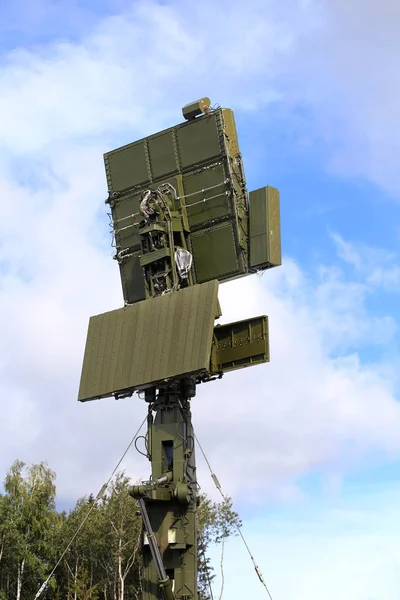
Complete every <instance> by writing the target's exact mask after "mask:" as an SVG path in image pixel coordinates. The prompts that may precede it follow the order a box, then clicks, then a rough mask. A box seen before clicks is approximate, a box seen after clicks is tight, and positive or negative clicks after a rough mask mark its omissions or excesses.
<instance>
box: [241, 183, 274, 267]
mask: <svg viewBox="0 0 400 600" xmlns="http://www.w3.org/2000/svg"><path fill="white" fill-rule="evenodd" d="M279 208H280V207H279V191H278V190H277V189H276V188H273V187H270V186H267V187H263V188H260V189H258V190H254V191H253V192H250V209H249V223H250V227H249V235H250V267H251V268H252V269H269V268H270V267H277V266H279V265H280V264H282V256H281V228H280V211H279Z"/></svg>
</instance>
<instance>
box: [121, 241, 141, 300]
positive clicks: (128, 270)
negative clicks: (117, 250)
mask: <svg viewBox="0 0 400 600" xmlns="http://www.w3.org/2000/svg"><path fill="white" fill-rule="evenodd" d="M119 268H120V274H121V282H122V291H123V294H124V299H125V302H126V304H133V302H139V301H140V300H144V299H145V297H146V292H145V288H144V278H143V269H142V267H141V266H140V250H137V251H136V252H129V254H127V255H126V256H125V257H124V258H122V260H121V261H120V263H119Z"/></svg>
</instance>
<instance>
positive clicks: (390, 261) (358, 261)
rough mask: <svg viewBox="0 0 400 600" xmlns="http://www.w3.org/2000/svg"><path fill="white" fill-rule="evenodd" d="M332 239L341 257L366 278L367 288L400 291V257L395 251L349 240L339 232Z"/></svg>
mask: <svg viewBox="0 0 400 600" xmlns="http://www.w3.org/2000/svg"><path fill="white" fill-rule="evenodd" d="M332 239H333V241H334V242H335V244H336V248H337V253H338V256H339V258H341V259H342V260H344V261H345V262H346V263H348V264H349V265H351V266H352V267H354V268H355V270H356V271H357V272H359V274H360V275H361V276H362V277H363V278H364V281H365V284H364V285H365V289H366V290H368V288H369V289H370V290H371V289H381V290H384V291H387V292H399V291H400V268H399V266H398V262H399V257H398V256H397V255H396V254H395V253H394V252H389V251H387V250H384V249H382V248H374V247H372V246H367V245H366V244H360V243H355V242H348V241H345V240H344V239H343V238H342V237H341V236H340V235H338V234H334V235H332Z"/></svg>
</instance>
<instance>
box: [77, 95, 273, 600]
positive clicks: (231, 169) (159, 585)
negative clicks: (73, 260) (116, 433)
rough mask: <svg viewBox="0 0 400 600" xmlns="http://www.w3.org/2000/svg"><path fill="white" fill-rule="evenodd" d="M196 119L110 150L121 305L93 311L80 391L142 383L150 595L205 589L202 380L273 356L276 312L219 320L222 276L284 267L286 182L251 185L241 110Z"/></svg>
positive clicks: (135, 492) (179, 599)
mask: <svg viewBox="0 0 400 600" xmlns="http://www.w3.org/2000/svg"><path fill="white" fill-rule="evenodd" d="M182 114H183V117H184V119H185V122H183V123H180V124H178V125H175V126H173V127H171V128H169V129H166V130H164V131H161V132H159V133H156V134H154V135H151V136H149V137H146V138H143V139H141V140H138V141H136V142H133V143H131V144H128V145H126V146H123V147H122V148H118V149H116V150H113V151H111V152H108V153H106V154H105V155H104V161H105V167H106V175H107V182H108V199H107V202H108V204H109V205H110V209H111V213H110V219H111V227H112V232H113V245H114V247H115V256H114V258H115V259H116V260H117V262H118V264H119V268H120V274H121V281H122V290H123V296H124V307H123V308H119V309H116V310H113V311H110V312H107V313H104V314H101V315H97V316H94V317H91V319H90V322H89V329H88V335H87V341H86V349H85V354H84V360H83V367H82V375H81V383H80V388H79V394H78V399H79V400H80V401H82V402H84V401H87V400H94V399H98V398H105V397H108V396H114V397H116V398H121V397H126V396H130V395H132V394H133V393H134V392H138V391H141V392H143V393H144V395H145V400H146V402H147V403H148V433H147V444H146V448H147V450H146V451H147V456H148V458H149V460H150V461H151V465H152V474H151V478H150V479H149V481H147V482H142V483H138V484H137V485H135V486H133V487H132V488H131V490H130V493H131V495H132V496H133V497H134V498H136V500H137V501H138V503H139V508H140V512H141V515H142V519H143V524H144V531H143V544H142V551H143V572H142V575H143V583H142V587H143V595H142V600H157V599H158V598H160V597H164V598H165V600H173V599H174V598H175V599H176V600H197V546H196V535H197V533H196V507H197V482H196V466H195V457H194V444H193V440H194V434H193V429H192V422H191V412H190V401H191V399H192V398H193V397H194V396H195V394H196V386H197V384H199V383H201V382H207V381H212V380H213V379H215V378H220V377H222V375H223V374H224V373H226V372H228V371H231V370H235V369H240V368H243V367H247V366H251V365H257V364H261V363H265V362H268V361H269V339H268V318H267V317H266V316H260V317H255V318H251V319H247V320H244V321H239V322H235V323H228V324H222V325H220V324H219V323H216V322H215V321H216V319H218V318H219V317H220V316H221V308H220V305H219V301H218V285H219V282H225V281H229V280H231V279H235V278H237V277H242V276H244V275H247V274H250V273H254V272H257V271H263V270H265V269H269V268H271V267H274V266H278V265H280V264H281V247H280V221H279V192H278V190H276V189H275V188H272V187H264V188H260V189H258V190H255V191H253V192H250V194H248V192H247V189H246V181H245V177H244V171H243V164H242V158H241V154H240V151H239V145H238V140H237V134H236V126H235V120H234V116H233V113H232V111H231V110H229V109H226V108H217V109H213V108H212V107H211V106H210V100H209V99H208V98H202V99H201V100H198V101H196V102H191V103H189V104H187V105H186V106H184V107H183V109H182Z"/></svg>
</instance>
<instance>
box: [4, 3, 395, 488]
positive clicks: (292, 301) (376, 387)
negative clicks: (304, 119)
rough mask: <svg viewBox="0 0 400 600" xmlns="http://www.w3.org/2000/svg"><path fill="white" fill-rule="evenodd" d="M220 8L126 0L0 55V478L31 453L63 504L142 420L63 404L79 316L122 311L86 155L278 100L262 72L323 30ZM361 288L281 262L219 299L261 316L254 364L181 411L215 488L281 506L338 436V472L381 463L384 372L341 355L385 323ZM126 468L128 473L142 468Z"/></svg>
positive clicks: (388, 400)
mask: <svg viewBox="0 0 400 600" xmlns="http://www.w3.org/2000/svg"><path fill="white" fill-rule="evenodd" d="M289 5H290V7H291V9H292V12H289V13H288V12H286V8H288V7H289ZM229 7H230V11H229V12H228V13H227V12H226V6H225V5H224V4H222V5H221V6H219V7H214V8H213V10H212V13H211V15H212V16H211V15H210V11H208V10H207V8H206V6H204V5H202V6H201V10H200V9H199V8H198V7H197V5H196V6H195V7H194V8H193V10H194V11H196V14H195V15H194V13H191V14H188V13H187V12H185V11H178V9H177V7H176V6H175V5H174V4H172V5H170V6H166V5H159V4H151V3H149V2H146V3H135V4H134V5H133V6H132V9H131V10H130V11H129V12H126V13H125V14H124V15H121V16H115V17H112V18H108V19H106V20H104V21H103V22H100V23H99V24H98V25H97V26H96V27H95V28H94V29H93V30H92V31H90V32H89V33H88V35H87V37H86V38H85V39H82V40H81V41H80V42H79V43H75V44H74V43H71V42H68V43H67V42H57V43H54V44H50V45H48V46H43V47H38V48H36V49H35V51H27V50H24V49H16V50H14V51H13V52H12V53H10V54H9V55H8V56H6V58H5V61H4V62H3V64H2V66H1V68H0V82H1V87H2V95H1V98H0V109H1V113H2V114H4V115H8V118H6V119H3V120H2V122H1V124H0V136H1V141H2V144H1V146H2V155H3V157H4V161H3V166H2V179H1V182H0V191H1V197H2V220H1V222H0V234H1V239H2V245H1V247H0V260H1V265H2V267H1V268H2V275H1V282H0V307H1V311H2V314H3V315H6V317H7V318H6V320H5V323H4V329H3V333H2V338H1V341H0V349H1V356H2V363H1V370H2V377H1V381H2V387H3V396H4V398H5V399H10V400H9V401H8V400H5V412H4V418H5V419H6V421H7V422H8V423H9V427H8V430H7V433H6V434H5V435H3V438H2V441H3V445H4V448H5V451H4V452H2V458H1V461H2V462H1V467H2V470H3V471H4V470H5V469H6V467H7V466H8V465H9V464H10V462H11V460H13V459H14V458H15V457H16V456H15V442H16V440H22V441H21V443H19V445H18V448H19V450H18V455H19V457H20V458H23V459H26V460H31V461H37V460H41V459H43V458H47V459H48V460H49V462H50V463H51V465H52V467H53V468H54V469H55V470H56V471H57V472H58V477H59V492H60V495H61V496H63V497H66V496H68V495H70V496H73V497H75V496H76V494H78V493H84V492H88V491H95V490H96V489H97V488H98V487H100V485H101V484H102V483H103V480H104V478H105V477H106V473H107V470H108V469H109V468H111V466H112V465H113V463H114V461H115V460H116V458H117V456H118V454H119V452H120V451H122V449H123V448H124V445H125V441H127V440H128V439H129V437H130V435H131V434H133V432H134V430H135V427H136V423H138V422H140V420H141V418H142V415H144V411H145V407H144V406H143V404H142V403H141V402H140V401H139V400H138V399H137V398H134V399H132V400H127V401H124V402H120V403H115V402H112V401H105V402H100V403H95V404H89V405H85V406H80V405H77V404H76V403H75V397H76V390H77V387H78V380H79V371H80V362H81V357H82V354H83V347H84V339H85V334H86V327H87V321H88V317H89V316H90V314H96V313H99V312H101V311H104V310H107V309H111V308H114V307H117V306H119V305H120V304H121V295H120V287H119V286H120V284H119V281H118V272H117V267H116V264H115V263H113V261H112V260H111V259H110V255H111V252H110V251H109V248H108V240H107V223H106V216H105V208H104V206H103V204H102V200H103V198H104V197H105V185H104V175H103V170H102V159H101V154H102V152H103V151H105V150H107V149H109V147H110V144H111V143H114V142H115V140H116V139H118V142H119V143H120V142H121V141H130V140H132V139H135V138H136V137H138V136H140V135H143V134H146V133H149V132H151V131H154V130H156V129H157V128H158V127H160V126H164V125H169V124H170V123H171V122H175V121H176V120H177V119H178V118H179V116H178V113H179V110H180V107H181V106H182V105H183V104H184V103H185V102H186V101H188V100H191V99H193V98H195V97H198V96H201V95H202V94H204V92H206V93H208V92H209V93H210V96H211V98H212V100H221V101H224V103H225V102H226V104H227V105H229V104H232V105H234V106H236V107H239V108H244V109H250V108H255V107H258V106H263V105H265V103H266V102H270V101H271V99H273V98H276V97H278V96H279V95H280V94H282V93H283V92H285V90H284V89H283V88H280V87H279V85H277V84H278V83H279V76H280V75H281V74H282V73H283V72H284V73H287V75H288V77H289V76H291V75H290V73H292V71H291V70H290V69H289V66H288V64H289V63H288V61H289V58H290V57H293V52H294V51H296V52H297V51H298V48H300V46H299V44H300V42H301V43H302V44H304V43H305V41H304V40H305V38H306V37H307V36H306V33H307V32H309V30H310V27H311V29H312V31H313V32H315V31H317V30H318V27H320V26H321V23H322V22H323V18H322V17H323V15H317V17H318V18H316V17H315V12H314V7H313V5H312V3H308V4H307V3H303V4H299V3H296V2H292V3H288V4H285V5H284V6H283V5H279V7H278V6H277V5H276V4H275V3H273V2H270V3H269V4H268V6H267V5H265V3H260V4H257V3H256V2H254V3H253V4H251V5H250V6H249V7H246V10H244V9H243V5H239V4H237V5H235V4H233V5H232V4H231V3H229ZM249 8H251V9H252V10H248V9H249ZM267 8H268V9H270V10H267ZM256 9H257V10H256ZM166 32H168V35H166ZM296 49H297V50H296ZM282 90H283V91H282ZM286 91H287V90H286ZM285 93H286V92H285ZM264 282H265V284H264ZM366 293H367V289H366V286H365V284H364V283H357V282H354V281H349V280H346V279H344V278H343V275H342V273H341V271H340V270H338V269H331V268H329V269H321V273H320V276H319V279H317V282H316V283H315V282H313V281H312V280H309V279H308V278H307V276H306V275H305V273H303V272H302V271H301V269H300V268H299V267H298V266H297V265H296V263H295V262H294V261H291V260H286V264H285V266H284V267H282V268H281V270H280V272H279V271H277V272H276V273H267V274H266V275H265V277H264V279H263V280H262V281H259V280H258V279H256V278H255V277H253V278H248V279H246V280H243V281H240V282H235V283H233V284H230V285H226V286H222V292H221V295H222V304H223V310H224V318H225V319H226V320H227V319H228V318H231V319H238V318H240V317H241V316H251V315H252V314H255V313H264V312H267V313H268V314H269V315H270V320H271V353H272V362H271V364H270V365H268V366H266V367H257V368H254V369H250V370H248V372H239V373H235V374H231V375H229V376H227V377H226V378H224V380H223V381H222V382H219V383H215V384H209V385H208V386H204V387H201V389H200V390H199V395H198V398H197V399H196V400H195V401H194V403H193V408H194V415H195V419H196V424H197V425H196V427H197V429H198V433H199V435H200V439H201V440H203V443H204V445H205V448H206V449H207V450H208V451H209V452H210V453H211V455H212V456H213V457H214V460H215V467H216V470H217V472H218V473H220V474H221V480H222V481H224V482H225V483H226V486H227V488H228V490H229V491H236V492H237V493H244V489H243V486H242V483H241V482H242V481H244V480H245V481H246V482H250V481H252V482H253V486H254V487H253V489H254V490H256V489H257V488H259V487H263V488H264V487H265V488H267V489H268V490H269V491H270V492H271V493H279V494H281V495H286V496H287V495H292V494H296V493H298V490H297V489H296V487H295V485H294V482H295V480H296V478H297V477H299V476H301V475H302V474H304V473H306V472H308V471H309V470H310V469H311V468H313V467H314V466H316V465H325V467H326V468H328V469H332V470H333V471H334V472H335V473H338V476H340V473H341V472H342V471H343V469H345V467H346V465H347V464H348V462H349V461H348V458H347V457H346V458H344V456H345V455H346V449H347V447H348V444H349V443H350V441H351V443H352V444H353V446H354V448H355V452H354V460H356V459H360V457H362V456H365V455H368V454H369V453H370V452H372V451H375V450H379V451H380V452H383V453H385V452H386V453H393V454H395V455H397V454H398V452H399V446H398V440H397V435H396V431H397V428H398V425H399V419H400V412H399V409H398V406H397V404H396V402H395V398H394V395H393V390H392V388H391V381H390V380H389V379H388V377H387V373H388V370H387V369H386V370H385V368H384V367H386V365H382V366H381V365H377V366H376V367H373V366H369V367H367V366H364V365H363V364H362V363H361V362H360V360H359V358H358V357H357V355H356V354H355V353H354V347H355V344H362V343H365V341H366V340H370V341H371V342H372V343H378V344H379V343H384V342H385V341H388V340H390V339H391V336H392V335H393V332H394V325H393V321H392V320H391V319H390V317H381V318H377V317H374V318H371V317H370V316H369V318H368V319H367V318H366V317H367V311H366V308H365V297H366ZM232 299H234V300H233V301H232ZM332 353H334V354H332ZM12 398H14V400H12ZM24 406H25V407H26V410H24V409H23V407H24ZM22 413H23V414H24V415H25V420H23V419H20V415H21V414H22ZM29 415H31V417H29V419H28V416H29ZM210 415H212V419H210ZM19 421H20V422H21V429H20V430H19V431H18V432H16V429H15V425H14V424H15V423H16V422H19ZM24 423H25V424H24ZM28 423H29V426H28ZM377 423H378V424H379V427H376V424H377ZM7 449H8V450H7ZM127 464H128V465H129V468H130V469H131V472H132V473H134V474H135V476H136V473H137V469H143V470H144V473H143V475H146V473H147V471H148V465H147V464H144V466H140V467H139V466H138V465H139V464H141V465H143V463H138V462H137V461H136V460H135V461H134V460H133V459H131V460H130V462H129V461H128V463H127ZM140 474H142V473H140ZM233 478H234V479H233ZM254 495H256V491H254Z"/></svg>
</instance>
